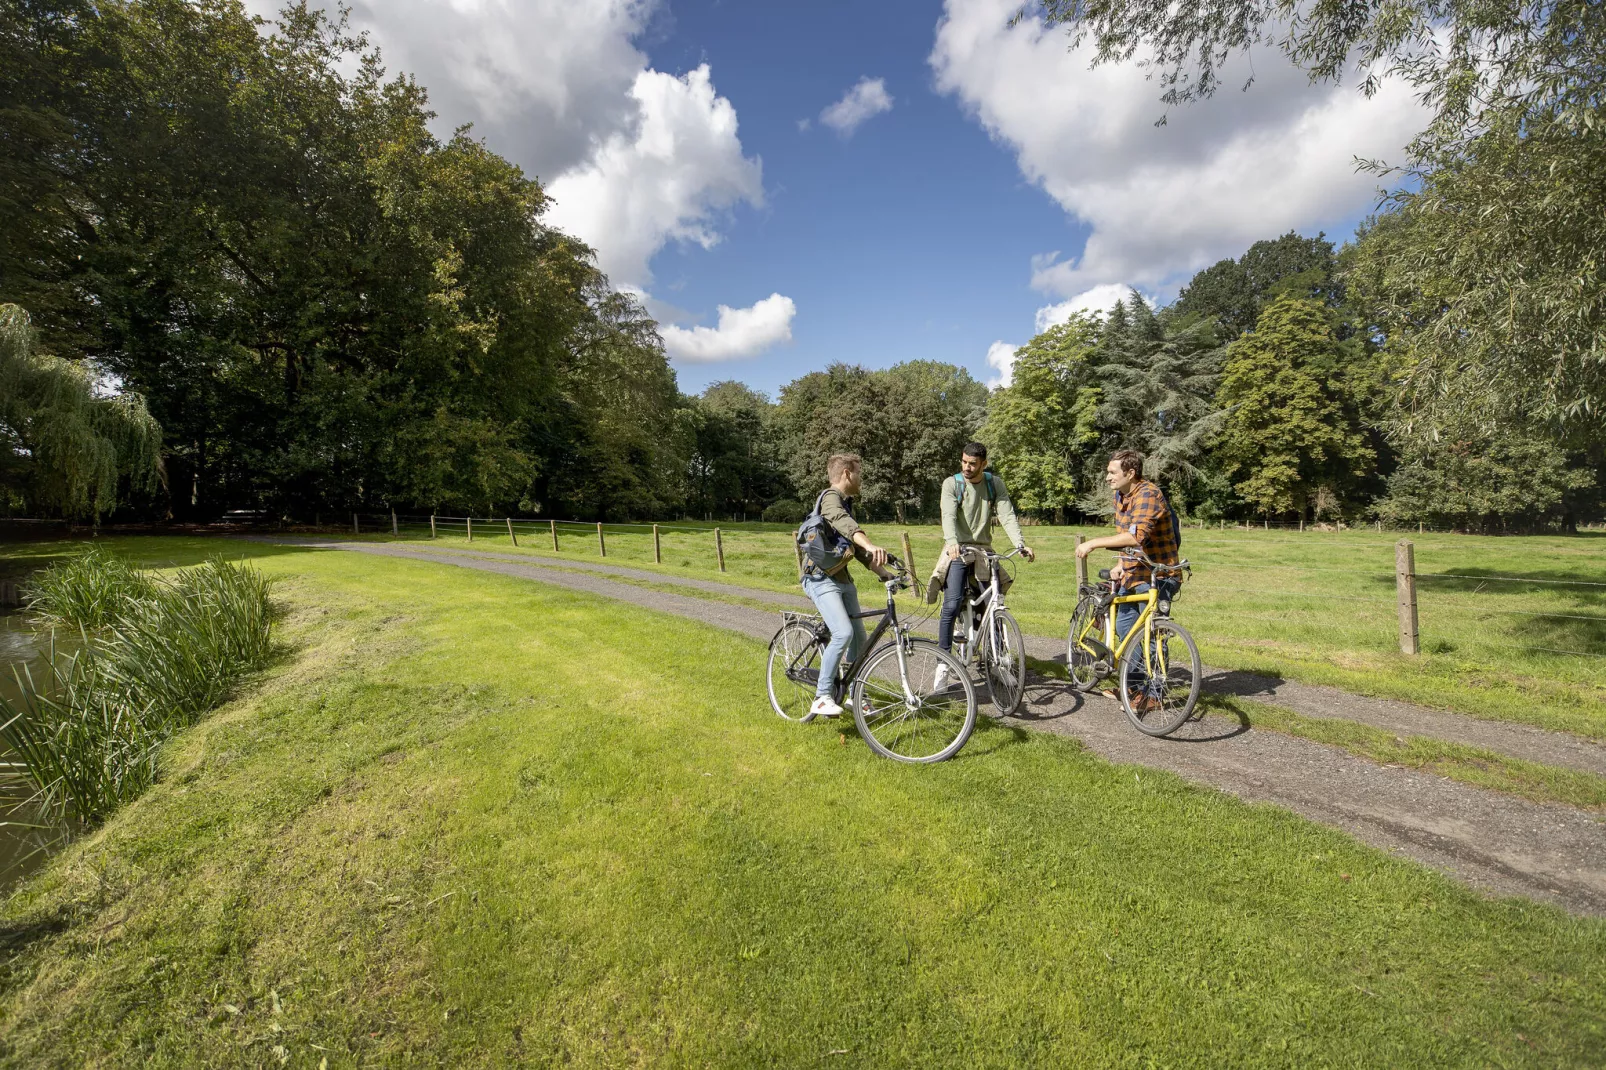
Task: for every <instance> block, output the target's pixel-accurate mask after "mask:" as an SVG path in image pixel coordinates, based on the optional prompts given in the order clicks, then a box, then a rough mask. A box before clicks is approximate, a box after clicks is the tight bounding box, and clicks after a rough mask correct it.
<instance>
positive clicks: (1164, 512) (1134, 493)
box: [1076, 450, 1181, 712]
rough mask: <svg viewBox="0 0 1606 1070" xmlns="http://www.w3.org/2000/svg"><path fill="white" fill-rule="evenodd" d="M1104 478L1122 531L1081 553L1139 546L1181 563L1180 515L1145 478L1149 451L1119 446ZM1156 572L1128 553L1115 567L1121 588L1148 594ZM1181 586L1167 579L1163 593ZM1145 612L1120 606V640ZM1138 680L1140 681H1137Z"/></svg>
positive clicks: (1153, 557)
mask: <svg viewBox="0 0 1606 1070" xmlns="http://www.w3.org/2000/svg"><path fill="white" fill-rule="evenodd" d="M1104 481H1105V482H1106V483H1108V484H1109V485H1110V489H1111V490H1112V491H1114V492H1115V526H1116V528H1117V531H1116V533H1115V534H1114V535H1106V536H1104V537H1103V538H1100V539H1092V540H1090V541H1088V542H1084V543H1083V544H1082V545H1081V546H1078V547H1077V548H1076V556H1077V557H1081V558H1086V557H1087V555H1088V554H1090V553H1092V552H1093V551H1094V550H1106V549H1107V550H1121V549H1123V548H1125V547H1130V546H1135V547H1137V548H1139V549H1141V550H1142V551H1143V552H1144V553H1145V554H1148V555H1149V558H1150V559H1151V560H1153V561H1157V562H1159V563H1160V564H1162V565H1174V564H1176V563H1177V551H1178V549H1179V548H1180V546H1181V543H1180V540H1179V539H1178V536H1177V525H1176V518H1175V516H1174V515H1173V514H1172V512H1171V506H1170V505H1169V504H1168V503H1167V502H1166V500H1165V493H1164V492H1163V491H1162V490H1161V489H1160V488H1159V487H1158V486H1156V485H1155V484H1153V483H1151V482H1149V481H1148V480H1147V479H1144V478H1143V454H1141V453H1139V452H1138V451H1137V450H1121V451H1119V452H1117V453H1116V454H1115V456H1113V457H1111V458H1110V463H1109V465H1108V466H1107V467H1106V468H1105V470H1104ZM1153 578H1154V577H1153V570H1152V569H1150V568H1149V566H1148V565H1145V564H1144V563H1143V562H1141V561H1139V560H1137V559H1136V558H1135V557H1130V556H1125V555H1123V556H1122V558H1121V560H1120V561H1118V562H1117V563H1116V565H1115V567H1114V568H1112V569H1110V580H1111V582H1112V583H1114V584H1115V590H1116V593H1117V594H1143V593H1144V592H1145V591H1147V590H1148V589H1149V581H1150V580H1152V579H1153ZM1177 587H1178V581H1177V580H1175V579H1164V580H1161V581H1160V595H1161V597H1162V598H1173V597H1175V596H1176V593H1177ZM1141 612H1142V610H1141V609H1140V608H1139V605H1138V603H1136V602H1127V603H1123V604H1122V605H1118V606H1116V607H1115V637H1116V639H1117V640H1120V639H1122V638H1124V637H1125V636H1126V633H1127V632H1128V631H1129V630H1130V629H1131V627H1132V624H1133V622H1134V621H1136V620H1137V619H1138V614H1139V613H1141ZM1138 671H1139V672H1141V671H1142V670H1141V669H1140V670H1138ZM1136 682H1138V681H1134V683H1136ZM1151 698H1152V696H1150V695H1149V694H1148V693H1147V691H1144V694H1143V698H1141V699H1140V700H1139V702H1140V704H1142V705H1145V706H1146V705H1147V704H1148V703H1149V702H1150V701H1151ZM1140 712H1141V711H1140Z"/></svg>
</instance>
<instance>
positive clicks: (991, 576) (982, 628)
mask: <svg viewBox="0 0 1606 1070" xmlns="http://www.w3.org/2000/svg"><path fill="white" fill-rule="evenodd" d="M976 552H978V553H986V554H987V558H988V561H987V573H988V576H987V589H986V590H985V591H983V592H982V593H981V594H980V595H979V596H978V597H977V598H976V599H975V600H974V601H968V600H967V601H966V603H965V606H964V608H965V610H967V611H968V613H969V616H970V626H969V627H968V628H966V629H965V637H964V638H963V639H962V640H960V642H962V643H963V644H964V646H965V656H964V658H962V659H961V660H962V661H969V660H970V655H971V654H972V653H973V652H974V651H975V649H976V641H977V640H978V639H979V638H981V636H983V635H986V634H987V629H988V628H989V627H991V626H992V623H993V618H994V617H995V616H997V615H998V612H999V611H1000V610H1007V609H1008V608H1009V607H1008V606H1006V605H1004V592H1003V591H1001V590H999V589H998V563H999V562H1000V561H1002V560H1004V559H1003V558H1002V557H1000V556H999V555H997V554H995V553H989V552H987V551H985V550H980V549H978V550H977V551H976ZM979 606H986V607H987V608H986V609H984V610H982V612H981V614H980V616H978V615H977V613H976V609H977V607H979Z"/></svg>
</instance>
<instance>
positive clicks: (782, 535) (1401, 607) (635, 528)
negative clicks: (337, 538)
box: [0, 512, 1606, 659]
mask: <svg viewBox="0 0 1606 1070" xmlns="http://www.w3.org/2000/svg"><path fill="white" fill-rule="evenodd" d="M348 516H349V528H348V530H349V531H350V532H351V533H353V534H355V535H391V536H396V537H401V536H408V537H421V538H437V539H438V538H454V537H455V538H465V539H467V540H468V541H470V542H476V541H501V542H502V544H503V545H511V546H516V547H519V548H521V549H536V550H549V551H554V552H558V553H564V554H573V553H576V552H579V553H588V554H594V555H596V556H598V557H603V558H605V557H608V556H609V551H610V547H609V539H610V538H613V539H616V540H617V539H618V538H620V537H624V538H625V539H626V540H627V542H626V544H624V545H619V544H616V545H615V546H614V547H613V548H612V549H613V550H614V552H615V553H616V554H617V553H618V552H619V551H620V550H621V549H625V550H626V551H627V556H628V557H632V558H634V559H636V560H638V561H643V562H644V561H645V560H647V559H648V557H649V551H648V550H647V549H646V548H645V544H644V543H642V542H641V541H638V540H650V559H651V560H652V562H653V563H655V564H663V563H664V555H665V552H666V551H669V552H672V553H673V554H674V556H675V559H676V561H678V562H679V563H680V564H681V565H683V566H684V565H686V564H688V563H691V562H692V561H695V560H697V559H698V558H699V557H700V559H701V560H702V561H703V562H704V563H705V565H706V567H707V568H708V570H709V571H710V572H715V573H726V572H727V571H728V565H727V560H726V539H728V538H738V539H739V553H740V555H741V557H742V559H743V561H744V568H746V567H748V566H747V562H748V561H749V559H750V558H751V556H752V553H753V548H754V543H755V540H756V541H757V542H758V544H759V546H760V547H761V550H760V552H761V554H763V555H764V556H765V557H767V556H768V555H769V554H771V553H773V554H774V555H775V558H776V559H777V560H776V563H777V564H779V563H780V562H781V561H785V562H788V563H790V564H792V565H793V566H795V567H799V568H800V567H801V558H800V557H799V556H798V550H797V547H796V545H795V543H794V542H793V540H792V537H791V534H790V531H789V530H788V529H787V528H783V527H777V526H766V527H764V528H757V529H755V528H754V527H752V526H742V527H739V528H737V529H734V530H733V529H730V528H727V527H725V526H723V525H722V524H721V523H719V522H711V521H686V520H679V521H666V522H658V523H650V522H645V521H626V522H619V523H607V522H598V521H581V520H560V519H556V518H546V519H536V518H530V517H511V516H503V517H489V516H486V517H476V516H449V515H445V514H434V515H426V514H413V513H408V514H403V513H395V512H390V513H352V514H348ZM24 523H30V524H44V525H51V524H53V525H56V526H61V525H62V523H63V522H62V521H59V520H54V521H49V520H47V521H40V520H36V519H33V518H0V526H3V525H5V524H24ZM737 523H738V524H741V523H742V521H740V520H738V521H737ZM322 526H323V527H324V528H325V530H327V525H322ZM1271 526H1275V525H1273V524H1271V523H1267V524H1263V525H1245V524H1239V525H1228V524H1225V523H1222V524H1219V525H1211V526H1208V527H1207V526H1206V525H1202V524H1199V523H1195V524H1190V525H1187V530H1193V529H1197V528H1200V527H1207V530H1208V529H1209V527H1213V528H1214V530H1222V531H1234V530H1236V531H1252V530H1265V529H1267V528H1269V527H1271ZM1288 526H1289V527H1292V525H1288ZM913 530H914V531H915V532H916V536H917V537H921V538H929V536H930V535H931V532H930V530H929V528H928V529H926V530H925V531H921V530H920V529H919V528H918V527H916V528H914V529H913ZM1307 530H1315V529H1314V528H1311V529H1307ZM1370 530H1371V531H1372V532H1373V533H1374V534H1375V533H1377V532H1378V531H1379V530H1387V529H1381V528H1380V526H1373V527H1372V528H1371V529H1370ZM688 536H691V537H692V538H693V539H694V540H695V544H694V545H692V546H690V547H688V544H687V542H686V539H687V537H688ZM901 537H902V541H903V548H904V550H905V553H906V556H907V555H908V551H909V547H910V542H909V539H910V531H909V530H905V531H903V532H902V533H901ZM1027 537H1028V540H1029V541H1031V542H1034V543H1035V542H1040V541H1044V540H1080V539H1081V538H1082V536H1081V535H1080V534H1076V533H1051V532H1048V531H1044V530H1043V529H1042V526H1041V525H1033V526H1030V527H1028V528H1027ZM576 540H580V541H578V542H577V541H576ZM666 540H669V541H668V542H667V543H666ZM705 540H706V543H705ZM772 544H773V545H772ZM1400 545H1402V546H1408V545H1409V540H1408V539H1407V540H1402V541H1401V543H1400ZM688 553H690V554H692V555H694V556H691V557H688ZM1402 561H1405V562H1406V564H1405V565H1403V566H1402V564H1401V562H1402ZM912 565H913V562H911V566H912ZM1395 566H1396V567H1395V568H1394V569H1392V570H1384V569H1366V568H1355V567H1344V566H1341V565H1287V564H1274V563H1264V562H1261V561H1257V560H1254V559H1252V558H1249V559H1244V560H1240V561H1230V562H1221V563H1212V564H1211V565H1210V566H1208V567H1209V569H1210V571H1211V572H1224V573H1227V574H1228V575H1234V574H1249V575H1250V576H1252V575H1253V574H1256V573H1263V572H1276V573H1279V574H1293V575H1294V576H1297V574H1300V573H1310V574H1319V575H1326V576H1330V577H1335V578H1336V577H1339V576H1346V577H1349V578H1350V579H1352V580H1362V581H1365V582H1367V583H1373V584H1377V585H1378V586H1385V585H1392V586H1394V588H1395V591H1394V598H1392V599H1390V598H1388V597H1387V596H1384V595H1381V594H1375V595H1364V594H1346V593H1340V592H1338V591H1333V590H1301V589H1300V588H1299V587H1297V586H1293V585H1291V584H1288V583H1285V584H1282V585H1280V586H1277V587H1276V588H1275V590H1274V591H1271V592H1270V593H1271V594H1272V596H1273V597H1274V598H1275V599H1276V600H1277V601H1279V602H1281V601H1283V600H1288V601H1290V602H1292V603H1294V604H1295V605H1297V606H1300V607H1302V608H1300V609H1298V610H1297V612H1300V613H1304V614H1313V613H1317V612H1319V608H1318V607H1315V606H1312V605H1311V603H1331V602H1343V603H1345V604H1348V605H1354V606H1356V607H1357V611H1358V608H1359V606H1361V605H1367V606H1371V607H1373V608H1374V609H1376V610H1378V611H1379V612H1380V613H1381V612H1385V611H1387V612H1390V613H1391V614H1397V616H1398V622H1399V625H1398V627H1399V640H1400V644H1401V649H1402V650H1403V651H1404V652H1406V653H1409V654H1415V653H1418V652H1419V651H1420V649H1421V629H1420V626H1419V613H1420V608H1421V606H1420V600H1419V599H1418V597H1417V590H1416V588H1417V585H1418V584H1420V583H1429V584H1433V583H1438V584H1444V583H1450V582H1453V583H1456V584H1461V585H1467V584H1475V585H1476V587H1475V588H1474V589H1473V590H1470V591H1464V592H1453V591H1445V592H1444V593H1443V594H1439V593H1434V594H1431V595H1430V597H1429V598H1428V600H1427V605H1428V607H1429V609H1430V612H1431V614H1433V615H1436V616H1438V615H1444V614H1466V615H1469V616H1470V618H1472V619H1479V620H1481V619H1486V618H1491V617H1502V618H1513V619H1523V620H1531V621H1535V622H1541V621H1554V622H1580V623H1582V624H1585V625H1594V626H1598V633H1599V634H1598V635H1587V636H1586V645H1596V644H1599V645H1600V646H1601V647H1602V648H1603V650H1606V615H1599V614H1592V613H1581V612H1574V611H1571V610H1574V609H1576V608H1578V607H1575V606H1565V607H1561V608H1558V609H1553V608H1548V607H1547V608H1535V609H1528V608H1520V609H1519V608H1513V609H1507V608H1503V607H1497V606H1493V605H1490V604H1488V603H1487V602H1486V601H1484V600H1483V599H1482V598H1477V599H1474V598H1473V596H1477V595H1480V594H1481V593H1482V588H1483V585H1485V584H1506V585H1516V586H1518V587H1520V586H1523V585H1532V587H1533V590H1530V591H1529V592H1527V593H1528V594H1531V595H1537V594H1538V592H1539V591H1541V590H1543V591H1550V592H1555V593H1556V594H1558V595H1559V594H1563V593H1565V591H1566V590H1567V589H1575V590H1577V591H1578V592H1580V593H1584V592H1587V593H1588V594H1589V596H1590V597H1595V592H1600V591H1606V582H1602V581H1598V580H1582V579H1577V580H1575V579H1555V578H1552V577H1537V576H1510V575H1497V574H1488V575H1485V574H1480V573H1475V572H1469V571H1466V570H1465V567H1464V566H1461V569H1460V570H1456V569H1452V570H1450V571H1445V572H1418V571H1417V570H1416V569H1415V566H1414V558H1411V557H1410V556H1409V555H1407V556H1406V557H1405V558H1398V557H1397V559H1396V561H1395ZM1406 570H1408V571H1406ZM1323 582H1328V581H1323ZM1187 589H1188V590H1189V591H1197V592H1201V593H1203V592H1210V593H1212V594H1216V595H1241V596H1243V597H1245V598H1246V599H1255V600H1262V601H1263V600H1265V599H1266V597H1267V594H1268V589H1267V588H1266V587H1265V585H1253V584H1252V581H1251V583H1250V584H1241V585H1236V586H1234V585H1223V584H1212V583H1209V582H1204V583H1200V582H1199V581H1198V580H1197V579H1195V580H1192V581H1190V582H1189V583H1188V585H1187ZM1507 590H1508V592H1509V593H1511V594H1522V593H1524V592H1521V591H1519V590H1513V589H1511V588H1509V587H1508V588H1507ZM6 593H10V592H6ZM1456 593H1462V594H1463V597H1460V598H1456V597H1454V594H1456ZM1485 597H1487V596H1485ZM5 601H6V599H4V598H0V604H4V602H5ZM1368 617H1370V615H1368ZM1463 630H1464V629H1463ZM1435 634H1438V633H1435ZM1544 637H1545V638H1548V637H1549V636H1544ZM1535 638H1540V636H1535ZM1491 641H1492V642H1496V643H1498V642H1499V640H1491ZM1506 648H1507V649H1512V650H1521V651H1525V652H1534V653H1545V654H1554V655H1563V656H1569V657H1580V658H1592V659H1601V658H1606V652H1602V651H1597V650H1578V649H1572V648H1569V647H1560V646H1550V645H1544V644H1542V643H1536V644H1523V645H1515V646H1509V645H1508V646H1507V647H1506Z"/></svg>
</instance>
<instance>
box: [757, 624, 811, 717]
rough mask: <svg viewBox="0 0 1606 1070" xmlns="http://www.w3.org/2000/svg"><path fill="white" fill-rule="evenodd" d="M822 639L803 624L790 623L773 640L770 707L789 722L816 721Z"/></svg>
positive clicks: (782, 627) (770, 671)
mask: <svg viewBox="0 0 1606 1070" xmlns="http://www.w3.org/2000/svg"><path fill="white" fill-rule="evenodd" d="M820 654H821V651H820V640H819V637H818V636H816V635H815V634H814V629H813V628H812V627H810V626H809V625H807V624H805V623H803V622H802V621H798V620H793V621H787V622H786V623H785V624H783V625H782V626H781V630H780V631H778V632H776V633H775V638H774V639H771V640H770V657H769V688H770V707H771V708H772V709H773V710H774V711H775V712H776V713H778V714H780V715H781V716H782V717H785V718H786V719H787V720H788V721H796V722H797V723H799V724H807V723H808V722H809V721H812V720H814V714H812V713H810V712H809V708H810V707H811V706H813V705H814V689H815V685H816V684H818V683H819V680H820Z"/></svg>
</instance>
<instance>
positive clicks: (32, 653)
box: [0, 612, 67, 890]
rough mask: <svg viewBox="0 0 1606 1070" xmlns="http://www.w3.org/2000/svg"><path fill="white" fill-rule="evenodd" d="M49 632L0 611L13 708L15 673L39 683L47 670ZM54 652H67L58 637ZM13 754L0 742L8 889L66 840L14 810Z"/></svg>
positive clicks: (1, 667) (1, 664) (3, 877)
mask: <svg viewBox="0 0 1606 1070" xmlns="http://www.w3.org/2000/svg"><path fill="white" fill-rule="evenodd" d="M52 642H53V640H52V636H51V634H50V633H49V632H43V631H40V630H39V629H36V628H34V627H32V626H31V625H30V624H29V623H28V618H27V617H25V616H24V615H23V614H21V613H17V612H0V698H4V699H5V700H6V701H7V702H9V703H11V704H12V705H13V707H16V706H17V704H18V703H19V702H20V700H21V698H22V688H21V686H20V685H19V683H18V675H19V674H20V673H22V672H27V673H30V674H31V675H32V677H33V679H34V681H35V682H38V683H43V682H44V680H45V679H47V678H48V676H49V673H50V668H49V665H50V657H51V653H52ZM54 651H55V653H56V655H57V656H60V655H61V654H63V653H66V652H67V651H65V650H64V649H63V647H62V644H61V642H60V639H59V636H58V637H57V638H56V639H55V640H54ZM12 760H13V759H12V754H11V752H10V751H9V750H6V749H4V748H3V747H0V890H4V889H9V888H10V887H12V886H13V885H15V884H16V883H17V882H18V881H20V880H22V878H24V877H26V876H27V875H28V874H30V873H32V872H33V871H34V870H35V869H38V868H39V866H41V865H43V864H44V861H45V859H46V858H48V857H49V853H50V850H51V849H52V848H54V847H59V846H60V845H62V844H63V843H64V842H65V841H66V835H67V830H66V828H65V827H64V826H62V825H61V824H60V823H57V822H52V821H47V820H45V819H43V818H42V816H41V815H39V814H38V813H35V812H30V811H28V810H27V809H20V810H19V809H17V807H18V804H19V803H21V802H22V801H23V800H25V799H26V798H27V797H28V795H29V793H30V792H29V789H28V787H27V786H26V784H25V783H24V782H23V781H22V780H21V778H20V777H19V776H17V775H15V774H13V773H12V771H11V769H10V762H11V761H12Z"/></svg>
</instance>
